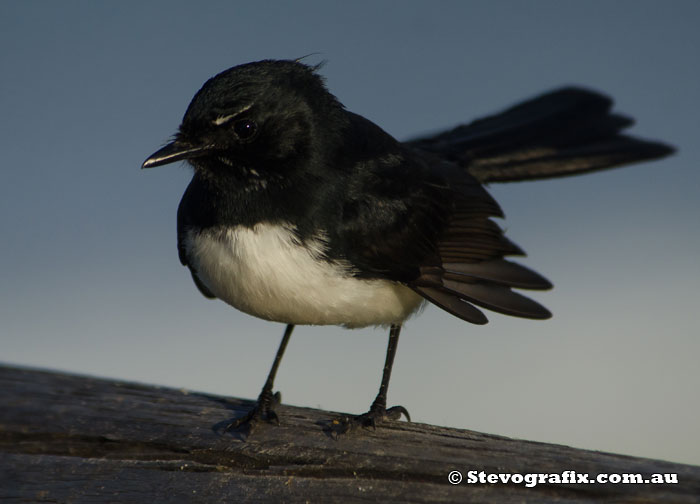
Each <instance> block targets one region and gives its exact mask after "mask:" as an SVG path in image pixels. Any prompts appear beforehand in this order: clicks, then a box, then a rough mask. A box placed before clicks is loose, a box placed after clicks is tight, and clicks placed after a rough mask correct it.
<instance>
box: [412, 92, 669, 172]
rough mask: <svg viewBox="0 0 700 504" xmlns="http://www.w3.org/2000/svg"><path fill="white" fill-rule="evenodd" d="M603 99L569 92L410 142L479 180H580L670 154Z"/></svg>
mask: <svg viewBox="0 0 700 504" xmlns="http://www.w3.org/2000/svg"><path fill="white" fill-rule="evenodd" d="M612 104H613V102H612V100H611V99H610V98H608V97H606V96H604V95H602V94H599V93H596V92H594V91H589V90H585V89H581V88H575V87H567V88H562V89H559V90H556V91H552V92H549V93H546V94H543V95H541V96H538V97H536V98H534V99H531V100H529V101H526V102H523V103H521V104H518V105H516V106H514V107H511V108H509V109H507V110H505V111H503V112H501V113H499V114H495V115H492V116H489V117H485V118H483V119H479V120H476V121H474V122H472V123H469V124H466V125H461V126H457V127H456V128H454V129H451V130H448V131H444V132H441V133H438V134H434V135H430V136H426V137H422V138H418V139H415V140H412V141H410V142H408V143H407V144H408V145H410V146H411V147H414V148H417V149H421V150H425V151H428V152H432V153H434V154H437V155H439V156H440V157H442V158H444V159H449V160H451V161H453V162H455V163H457V164H459V165H460V166H462V167H464V168H466V169H467V170H468V171H469V173H471V174H472V175H473V176H474V177H476V179H477V180H479V181H480V182H483V183H486V182H511V181H521V180H534V179H542V178H551V177H562V176H567V175H578V174H581V173H586V172H590V171H595V170H602V169H606V168H612V167H616V166H621V165H624V164H628V163H634V162H639V161H644V160H651V159H657V158H660V157H664V156H667V155H669V154H671V153H672V152H673V151H674V149H673V148H672V147H670V146H668V145H665V144H663V143H660V142H653V141H647V140H643V139H639V138H634V137H631V136H628V135H624V134H622V133H621V131H622V130H623V129H625V128H627V127H629V126H631V125H632V124H633V123H634V121H633V120H632V119H631V118H629V117H625V116H623V115H619V114H615V113H612V112H611V110H610V109H611V107H612Z"/></svg>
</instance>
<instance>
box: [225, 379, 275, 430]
mask: <svg viewBox="0 0 700 504" xmlns="http://www.w3.org/2000/svg"><path fill="white" fill-rule="evenodd" d="M281 401H282V395H281V394H280V393H279V392H275V393H274V394H273V393H272V390H271V389H263V391H262V392H261V393H260V396H258V402H257V403H256V404H255V406H254V407H253V409H252V410H250V411H249V412H248V413H246V415H245V416H243V417H241V418H237V419H235V420H234V421H233V422H231V423H230V424H228V425H227V426H226V428H225V429H224V432H227V431H232V430H238V429H240V428H241V427H247V428H248V432H250V431H252V430H253V428H254V427H255V425H256V424H257V423H258V422H260V421H264V422H266V423H270V424H274V425H279V424H280V420H279V417H278V416H277V413H276V412H275V408H276V407H277V406H279V404H280V402H281Z"/></svg>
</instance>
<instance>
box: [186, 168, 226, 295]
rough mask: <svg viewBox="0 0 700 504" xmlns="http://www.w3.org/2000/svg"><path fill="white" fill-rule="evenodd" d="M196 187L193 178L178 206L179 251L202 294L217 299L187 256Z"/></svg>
mask: <svg viewBox="0 0 700 504" xmlns="http://www.w3.org/2000/svg"><path fill="white" fill-rule="evenodd" d="M194 187H195V181H194V179H193V180H192V182H190V185H189V186H188V187H187V190H186V191H185V194H184V195H183V196H182V199H181V200H180V205H179V206H178V207H177V253H178V256H179V257H180V262H181V263H182V265H183V266H187V268H188V269H189V270H190V273H191V274H192V281H194V284H195V285H196V286H197V289H199V292H201V293H202V295H203V296H204V297H206V298H209V299H216V296H215V295H214V294H213V293H212V292H211V291H210V290H209V289H208V288H207V287H206V285H204V283H203V282H202V281H201V280H200V278H199V277H198V276H197V271H196V270H195V269H194V266H193V265H192V264H191V263H190V262H189V260H188V258H187V246H186V244H185V236H186V233H187V229H188V228H189V227H190V225H191V223H190V222H189V221H188V215H191V212H190V211H189V208H188V207H189V205H190V204H191V201H192V199H193V198H192V197H191V196H192V195H191V193H192V191H193V189H194Z"/></svg>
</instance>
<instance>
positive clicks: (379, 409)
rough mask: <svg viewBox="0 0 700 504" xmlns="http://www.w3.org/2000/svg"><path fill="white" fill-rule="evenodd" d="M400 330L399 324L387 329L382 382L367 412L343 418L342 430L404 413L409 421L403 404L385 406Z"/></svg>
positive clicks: (366, 425)
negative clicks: (387, 340) (387, 338)
mask: <svg viewBox="0 0 700 504" xmlns="http://www.w3.org/2000/svg"><path fill="white" fill-rule="evenodd" d="M400 332H401V325H400V324H396V325H392V326H391V330H390V331H389V345H388V346H387V349H386V360H385V362H384V372H383V373H382V383H381V385H380V386H379V393H378V394H377V397H376V399H375V400H374V402H373V403H372V406H370V408H369V411H368V412H367V413H363V414H362V415H358V416H356V417H352V418H347V417H346V418H344V419H343V420H342V422H341V424H342V431H343V432H347V431H348V430H350V429H352V428H353V427H355V426H358V425H359V426H362V427H376V425H377V423H381V422H383V421H384V420H398V419H399V418H401V415H404V416H405V417H406V419H407V420H408V421H409V422H410V421H411V417H410V415H409V414H408V411H407V410H406V408H404V407H403V406H393V407H391V408H389V409H387V407H386V394H387V390H388V389H389V380H390V379H391V368H392V366H393V365H394V356H395V355H396V349H397V348H398V346H399V333H400Z"/></svg>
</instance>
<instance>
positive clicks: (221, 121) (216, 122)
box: [212, 103, 253, 126]
mask: <svg viewBox="0 0 700 504" xmlns="http://www.w3.org/2000/svg"><path fill="white" fill-rule="evenodd" d="M252 106H253V104H252V103H249V104H248V105H246V106H245V107H243V108H242V109H240V110H239V111H237V112H234V113H233V114H228V115H225V116H219V117H217V118H216V119H214V120H213V121H212V122H213V123H214V125H215V126H221V125H222V124H224V123H227V122H228V121H230V120H231V119H233V118H234V117H236V116H237V115H239V114H242V113H243V112H245V111H246V110H248V109H249V108H250V107H252Z"/></svg>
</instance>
